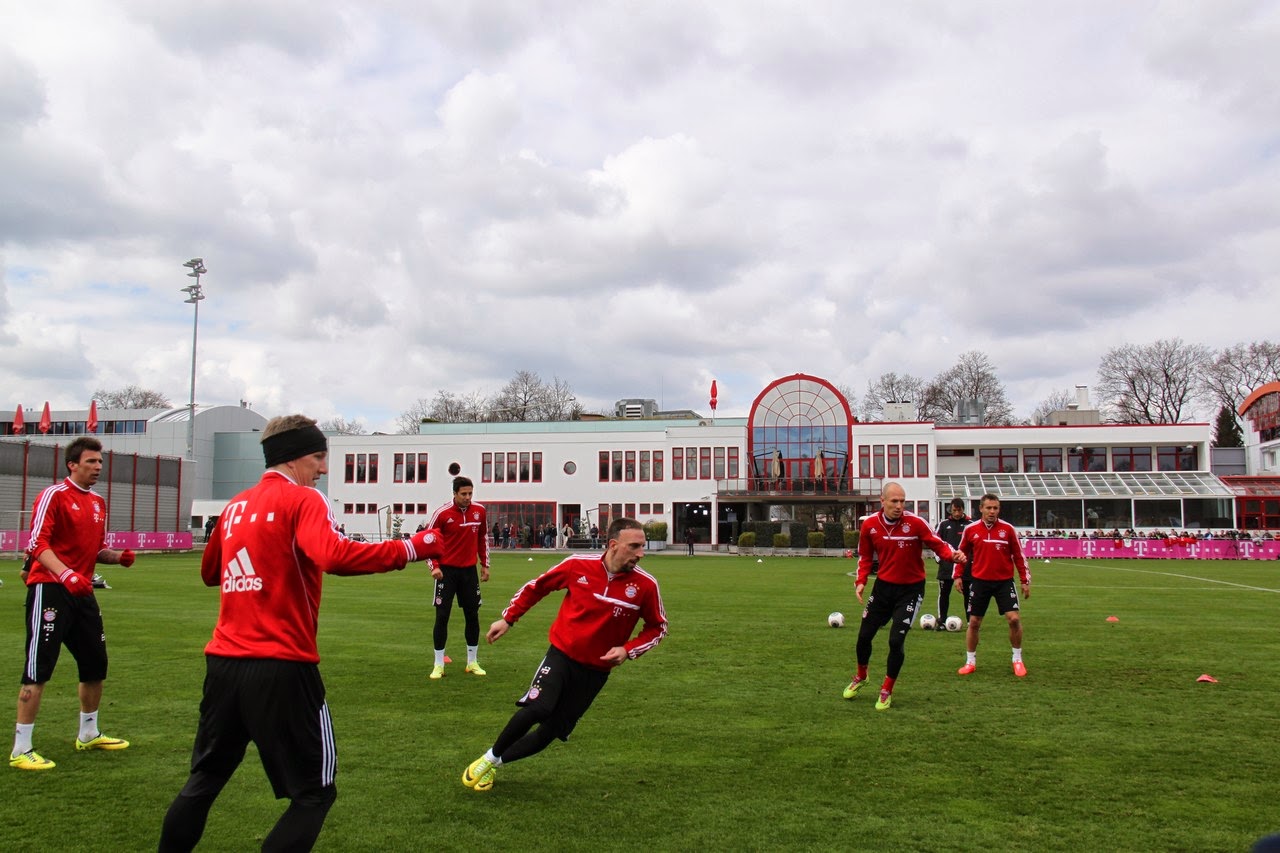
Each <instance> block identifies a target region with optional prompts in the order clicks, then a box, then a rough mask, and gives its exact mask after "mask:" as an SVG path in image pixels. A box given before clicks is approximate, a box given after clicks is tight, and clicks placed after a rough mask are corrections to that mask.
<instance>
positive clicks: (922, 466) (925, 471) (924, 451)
mask: <svg viewBox="0 0 1280 853" xmlns="http://www.w3.org/2000/svg"><path fill="white" fill-rule="evenodd" d="M916 476H917V477H928V476H929V445H927V444H917V445H916Z"/></svg>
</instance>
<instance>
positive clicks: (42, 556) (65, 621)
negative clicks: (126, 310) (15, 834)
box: [9, 436, 133, 770]
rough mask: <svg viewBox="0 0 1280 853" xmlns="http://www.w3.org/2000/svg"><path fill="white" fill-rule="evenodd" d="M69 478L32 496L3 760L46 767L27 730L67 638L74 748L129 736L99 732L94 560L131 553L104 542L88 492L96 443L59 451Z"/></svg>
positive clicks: (101, 671) (102, 653)
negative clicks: (21, 654) (15, 686)
mask: <svg viewBox="0 0 1280 853" xmlns="http://www.w3.org/2000/svg"><path fill="white" fill-rule="evenodd" d="M63 459H64V461H65V462H66V466H67V472H68V474H67V477H66V479H64V480H63V481H62V482H61V483H56V484H54V485H52V486H48V487H47V488H45V489H44V490H43V491H41V492H40V496H39V497H37V498H36V502H35V506H34V508H33V510H32V513H31V544H30V545H29V546H28V548H27V555H28V556H27V559H28V563H29V570H27V571H24V575H25V578H24V580H25V581H26V584H27V645H26V650H27V660H26V665H25V666H24V667H23V669H22V687H21V688H20V689H19V691H18V725H17V728H16V729H15V731H14V736H13V752H11V753H10V754H9V766H10V767H15V768H17V769H19V770H52V769H53V767H54V763H53V762H52V761H50V760H49V759H47V758H44V757H43V756H41V755H40V753H38V752H36V751H35V749H34V748H33V747H32V745H31V734H32V731H33V730H34V729H35V725H36V714H38V713H39V711H40V700H41V698H42V697H43V696H44V685H45V682H47V681H48V680H49V679H50V678H52V677H53V669H54V666H55V665H56V664H57V663H58V655H59V652H60V651H61V650H62V646H63V645H64V644H65V645H66V647H67V650H68V651H69V652H71V656H72V657H73V658H75V661H76V666H77V667H78V669H79V676H80V686H79V690H78V692H79V695H80V734H79V735H78V736H77V737H76V744H75V746H76V749H78V750H86V749H125V748H127V747H128V746H129V742H128V741H126V740H121V739H120V738H115V737H107V736H106V735H104V734H102V733H101V732H100V731H99V730H98V706H99V704H100V703H101V701H102V682H103V681H104V680H105V679H106V677H107V641H106V634H104V633H103V629H102V611H101V610H100V609H99V608H98V601H97V599H96V598H95V597H94V594H93V567H94V565H95V564H96V563H112V564H118V565H121V566H126V567H127V566H132V565H133V551H131V550H128V549H125V550H123V551H116V550H114V549H111V548H107V547H104V546H105V543H106V535H107V504H106V501H104V500H103V499H102V497H101V496H100V495H99V494H97V493H96V492H94V491H93V490H92V486H93V485H94V484H95V483H97V482H98V477H99V476H100V475H101V474H102V442H100V441H98V440H97V439H96V438H93V437H92V436H81V437H80V438H77V439H75V440H74V441H72V442H71V443H70V444H68V445H67V449H66V451H65V453H64V454H63Z"/></svg>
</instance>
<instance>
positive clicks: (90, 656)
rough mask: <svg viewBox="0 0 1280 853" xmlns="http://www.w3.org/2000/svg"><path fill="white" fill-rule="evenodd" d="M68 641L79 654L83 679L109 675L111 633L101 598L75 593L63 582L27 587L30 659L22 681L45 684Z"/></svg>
mask: <svg viewBox="0 0 1280 853" xmlns="http://www.w3.org/2000/svg"><path fill="white" fill-rule="evenodd" d="M64 644H65V645H66V647H67V651H69V652H71V656H72V657H73V658H75V661H76V666H77V667H78V669H79V678H80V681H82V682H94V681H103V680H105V679H106V677H107V636H106V634H105V633H104V632H103V629H102V611H101V610H99V609H98V599H97V598H95V597H94V596H92V595H86V596H83V597H79V596H74V595H72V594H71V593H69V592H67V588H66V587H64V586H63V585H62V584H60V583H38V584H33V585H32V586H29V587H27V660H26V665H25V666H23V668H22V683H23V684H44V683H45V682H46V681H48V680H49V679H50V678H52V677H53V669H54V667H55V666H57V664H58V655H59V654H61V652H62V646H63V645H64Z"/></svg>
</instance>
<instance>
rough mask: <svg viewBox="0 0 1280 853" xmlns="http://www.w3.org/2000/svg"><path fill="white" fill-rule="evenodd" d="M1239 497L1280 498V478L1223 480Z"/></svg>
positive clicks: (1236, 477) (1230, 478)
mask: <svg viewBox="0 0 1280 853" xmlns="http://www.w3.org/2000/svg"><path fill="white" fill-rule="evenodd" d="M1222 480H1223V482H1224V483H1226V484H1227V486H1228V487H1230V488H1231V489H1232V490H1233V491H1234V492H1235V493H1236V494H1237V495H1239V496H1241V497H1245V498H1264V497H1265V498H1269V497H1278V496H1280V477H1268V476H1258V477H1247V476H1243V475H1240V476H1225V477H1223V478H1222Z"/></svg>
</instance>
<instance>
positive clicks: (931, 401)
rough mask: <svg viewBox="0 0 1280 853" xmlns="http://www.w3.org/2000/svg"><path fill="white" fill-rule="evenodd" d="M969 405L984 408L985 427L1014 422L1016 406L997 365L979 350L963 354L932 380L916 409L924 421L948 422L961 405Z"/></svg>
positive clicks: (926, 386)
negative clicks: (971, 403) (1011, 399)
mask: <svg viewBox="0 0 1280 853" xmlns="http://www.w3.org/2000/svg"><path fill="white" fill-rule="evenodd" d="M970 402H977V403H981V404H982V405H983V407H984V415H983V422H984V423H986V424H990V425H992V426H1009V425H1011V424H1013V423H1014V422H1015V421H1014V417H1013V405H1012V404H1011V403H1010V402H1009V398H1008V397H1007V396H1005V392H1004V383H1002V382H1001V381H1000V378H999V377H998V376H996V369H995V365H993V364H992V363H991V359H989V358H987V356H986V354H985V353H981V352H979V351H977V350H970V351H969V352H966V353H963V354H962V355H961V356H960V358H959V360H958V361H956V363H955V364H954V365H953V366H952V367H950V368H948V369H947V370H945V371H943V372H942V373H940V374H938V375H937V376H936V377H934V378H933V379H932V380H930V382H929V383H928V384H927V385H925V386H924V388H923V390H922V391H921V395H920V402H919V403H918V405H917V406H916V409H917V411H918V412H919V417H920V419H921V420H928V421H946V420H950V419H951V417H952V415H953V414H954V413H955V412H956V409H957V406H958V404H961V403H970Z"/></svg>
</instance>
